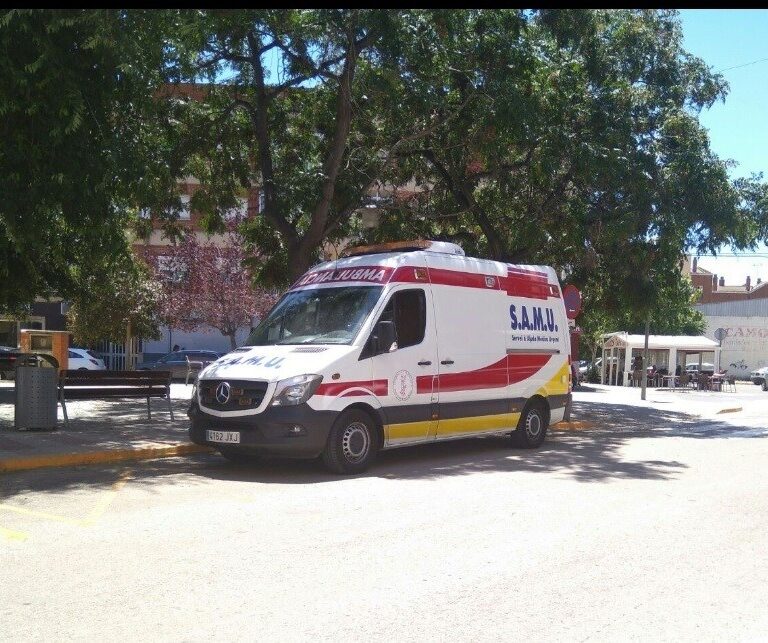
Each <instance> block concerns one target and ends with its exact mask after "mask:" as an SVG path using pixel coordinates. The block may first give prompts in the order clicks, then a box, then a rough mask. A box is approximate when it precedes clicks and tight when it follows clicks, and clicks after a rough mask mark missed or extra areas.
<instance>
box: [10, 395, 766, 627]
mask: <svg viewBox="0 0 768 643" xmlns="http://www.w3.org/2000/svg"><path fill="white" fill-rule="evenodd" d="M582 399H584V398H582ZM766 399H768V396H766ZM580 404H581V405H582V408H581V409H580V410H581V411H582V412H585V413H590V412H591V413H592V415H593V417H594V418H595V419H599V418H602V420H605V418H606V417H613V418H614V424H613V425H612V426H605V425H603V426H602V428H601V427H598V428H595V429H591V430H572V431H555V432H552V434H551V437H550V439H549V440H548V442H547V443H546V444H545V446H544V448H542V449H540V450H538V451H521V450H514V449H509V448H508V447H507V445H506V443H505V442H504V441H503V440H499V439H480V440H471V441H462V442H453V443H446V444H442V445H432V446H425V447H418V448H412V449H407V450H399V451H391V452H387V453H384V454H382V455H381V458H380V461H379V463H378V464H377V465H376V466H375V467H374V468H373V469H372V470H371V471H370V472H369V473H368V474H366V475H362V476H359V477H355V478H341V479H340V478H336V477H334V476H332V475H330V474H327V473H325V472H324V471H323V470H322V468H321V467H320V466H319V465H317V464H316V463H312V462H290V461H279V460H272V461H267V462H265V463H264V464H262V465H260V466H258V467H255V468H247V467H237V466H234V465H230V464H228V463H226V462H225V461H223V459H221V458H219V457H218V456H215V455H210V456H199V457H195V458H189V459H166V460H158V461H153V462H144V463H136V464H131V465H130V466H119V467H106V468H102V467H82V468H78V469H62V470H48V471H42V470H39V471H30V472H26V473H20V474H13V475H6V476H3V477H1V478H0V569H2V581H1V582H0V640H3V641H6V640H7V641H43V640H46V641H49V640H68V639H74V640H96V639H98V640H104V639H107V640H110V639H111V640H115V641H128V640H131V641H133V640H136V639H144V640H174V641H177V640H184V641H198V640H222V641H224V640H233V639H250V640H255V639H259V640H281V641H283V640H288V641H292V640H301V641H306V640H316V639H320V640H334V641H338V640H362V639H365V640H373V641H391V640H398V641H400V640H405V641H417V640H418V641H421V640H430V641H432V640H435V641H436V640H451V641H454V640H455V641H485V640H488V641H491V640H499V639H507V640H512V639H515V640H533V641H538V640H568V641H583V640H599V641H605V640H612V641H613V640H615V641H619V640H621V641H626V640H646V641H651V640H652V641H658V640H693V639H695V640H697V641H698V640H718V641H720V640H724V639H725V640H754V639H763V640H764V639H766V638H767V637H768V609H767V608H766V597H768V475H767V474H766V470H767V469H768V437H767V436H768V430H763V429H762V428H761V427H764V425H765V421H764V419H761V418H765V415H764V414H763V415H762V416H758V411H757V410H755V409H752V410H751V411H752V412H753V415H749V414H745V416H744V419H743V420H740V419H739V418H737V417H733V418H727V419H723V420H721V419H713V418H702V419H695V418H690V417H688V416H682V415H678V414H676V413H675V412H673V411H669V410H663V409H662V410H659V409H636V410H631V409H630V410H628V409H608V407H607V406H606V405H605V404H602V405H595V404H591V402H581V403H580ZM606 409H608V410H606ZM601 414H602V415H601ZM617 417H620V418H621V419H622V421H621V422H617V421H615V420H616V418H617Z"/></svg>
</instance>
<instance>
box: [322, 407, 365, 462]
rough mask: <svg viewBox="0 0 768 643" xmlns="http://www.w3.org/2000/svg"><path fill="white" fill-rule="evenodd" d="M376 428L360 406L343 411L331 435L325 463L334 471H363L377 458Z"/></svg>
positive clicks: (327, 445)
mask: <svg viewBox="0 0 768 643" xmlns="http://www.w3.org/2000/svg"><path fill="white" fill-rule="evenodd" d="M377 447H378V440H377V433H376V427H375V425H374V423H373V420H372V419H371V417H370V416H369V415H368V414H367V413H365V412H364V411H361V410H359V409H350V410H349V411H345V412H344V413H342V414H341V415H340V416H339V417H338V419H337V420H336V422H334V424H333V427H332V428H331V432H330V433H329V434H328V442H327V443H326V445H325V450H324V451H323V456H322V457H323V463H324V464H325V466H326V467H328V469H330V470H331V471H333V472H334V473H345V474H351V473H362V472H363V471H365V470H366V469H367V468H368V467H369V466H371V463H372V462H373V461H374V459H375V458H376V449H377Z"/></svg>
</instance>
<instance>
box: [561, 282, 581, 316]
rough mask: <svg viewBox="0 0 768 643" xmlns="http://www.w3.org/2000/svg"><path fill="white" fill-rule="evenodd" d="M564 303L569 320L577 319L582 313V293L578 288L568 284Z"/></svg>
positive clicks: (564, 293) (565, 289)
mask: <svg viewBox="0 0 768 643" xmlns="http://www.w3.org/2000/svg"><path fill="white" fill-rule="evenodd" d="M563 303H564V304H565V315H566V317H568V319H576V316H577V315H578V314H579V313H580V312H581V293H580V292H579V289H578V288H576V286H574V285H572V284H568V285H567V286H566V287H565V288H563Z"/></svg>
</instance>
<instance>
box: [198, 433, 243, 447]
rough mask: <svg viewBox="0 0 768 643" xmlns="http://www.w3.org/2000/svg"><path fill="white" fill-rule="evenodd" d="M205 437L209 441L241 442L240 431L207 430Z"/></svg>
mask: <svg viewBox="0 0 768 643" xmlns="http://www.w3.org/2000/svg"><path fill="white" fill-rule="evenodd" d="M205 439H206V440H208V442H228V443H229V442H236V443H238V444H239V443H240V431H206V432H205Z"/></svg>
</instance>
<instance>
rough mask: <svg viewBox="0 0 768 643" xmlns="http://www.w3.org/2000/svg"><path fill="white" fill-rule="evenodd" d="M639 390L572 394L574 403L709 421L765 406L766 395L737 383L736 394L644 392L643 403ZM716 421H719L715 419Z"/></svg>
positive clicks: (589, 389) (594, 388)
mask: <svg viewBox="0 0 768 643" xmlns="http://www.w3.org/2000/svg"><path fill="white" fill-rule="evenodd" d="M640 394H641V390H640V389H639V388H633V387H627V386H607V385H601V384H583V385H582V386H579V387H577V388H576V390H575V391H574V400H576V401H591V402H595V403H600V402H607V403H610V404H621V405H626V406H631V407H640V408H649V409H656V410H660V411H661V410H663V411H672V412H675V413H683V414H685V415H689V416H692V417H702V418H713V417H716V416H722V415H723V414H725V413H739V412H741V411H744V410H750V409H752V408H753V407H754V406H755V405H757V404H762V403H764V402H768V394H766V393H764V392H763V391H761V390H760V387H758V386H755V385H754V384H752V383H751V382H737V384H736V391H735V392H733V391H695V390H692V389H691V390H685V391H683V390H680V389H665V388H652V387H649V388H648V389H647V390H646V399H645V400H641V399H640ZM718 419H723V418H722V417H718Z"/></svg>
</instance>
